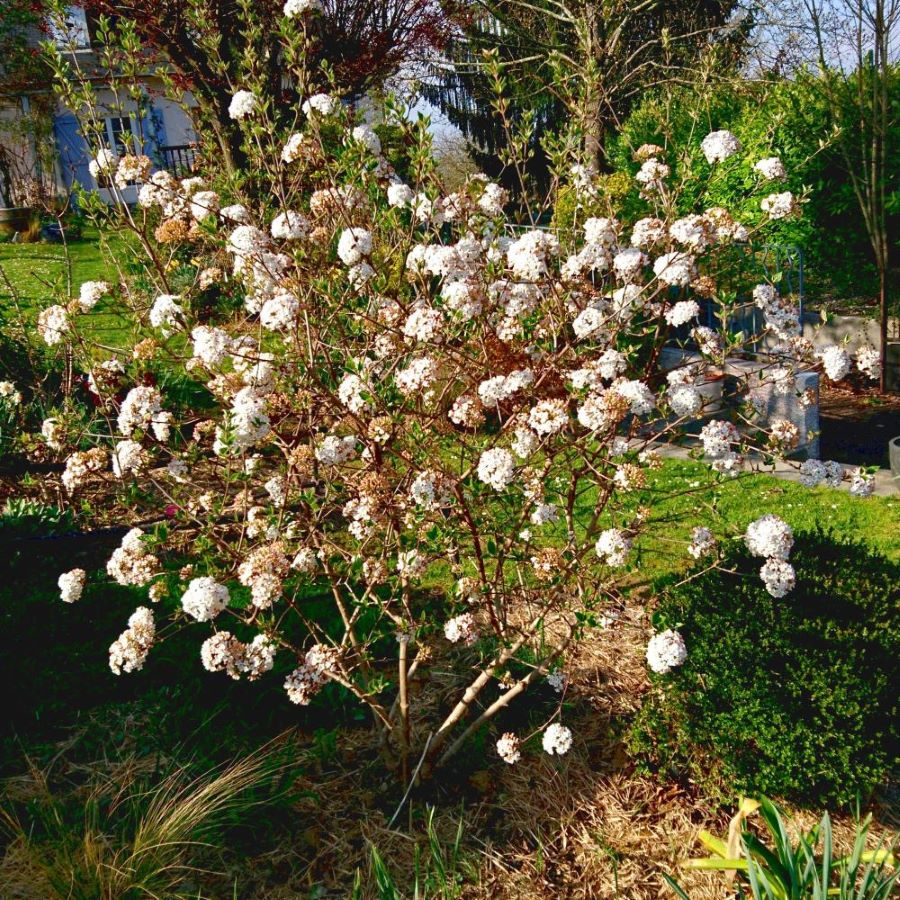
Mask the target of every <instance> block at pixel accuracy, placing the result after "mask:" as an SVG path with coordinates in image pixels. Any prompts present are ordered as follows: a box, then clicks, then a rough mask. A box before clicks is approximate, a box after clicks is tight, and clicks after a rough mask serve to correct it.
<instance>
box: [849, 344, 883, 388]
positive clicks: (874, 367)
mask: <svg viewBox="0 0 900 900" xmlns="http://www.w3.org/2000/svg"><path fill="white" fill-rule="evenodd" d="M854 359H855V360H856V368H857V369H859V371H860V372H862V374H863V375H865V376H866V377H868V378H871V379H872V380H873V381H877V379H878V377H879V375H880V374H881V354H880V353H879V352H878V351H877V350H876V349H875V348H874V347H860V348H859V349H858V350H857V351H856V355H855V357H854Z"/></svg>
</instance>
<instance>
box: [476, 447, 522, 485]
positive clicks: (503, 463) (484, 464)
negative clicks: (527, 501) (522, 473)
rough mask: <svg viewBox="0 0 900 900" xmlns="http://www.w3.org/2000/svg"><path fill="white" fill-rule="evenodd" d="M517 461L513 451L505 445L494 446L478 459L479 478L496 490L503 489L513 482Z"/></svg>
mask: <svg viewBox="0 0 900 900" xmlns="http://www.w3.org/2000/svg"><path fill="white" fill-rule="evenodd" d="M515 471H516V462H515V460H514V459H513V455H512V453H510V452H509V450H506V449H504V448H503V447H492V448H491V449H490V450H485V451H484V453H482V454H481V459H479V461H478V478H479V479H480V480H481V481H483V482H484V483H485V484H488V485H490V486H491V487H492V488H493V489H494V490H495V491H502V490H505V489H506V488H507V487H509V485H510V484H512V480H513V477H514V475H515Z"/></svg>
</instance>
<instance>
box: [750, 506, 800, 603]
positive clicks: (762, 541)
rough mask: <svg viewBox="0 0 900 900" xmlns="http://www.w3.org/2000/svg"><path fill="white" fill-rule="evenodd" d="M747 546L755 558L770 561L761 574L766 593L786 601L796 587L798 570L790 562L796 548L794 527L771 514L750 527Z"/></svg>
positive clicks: (757, 520) (754, 522) (761, 570)
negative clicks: (795, 571)
mask: <svg viewBox="0 0 900 900" xmlns="http://www.w3.org/2000/svg"><path fill="white" fill-rule="evenodd" d="M744 542H745V543H746V545H747V549H748V550H749V551H750V552H751V553H752V554H753V555H754V556H764V557H766V563H765V565H764V566H763V567H762V569H760V573H759V574H760V577H761V578H762V580H763V583H764V584H765V586H766V590H767V591H768V592H769V593H770V594H771V595H772V596H773V597H776V598H781V597H784V596H785V595H786V594H787V593H788V592H789V591H790V590H791V589H792V588H793V587H794V584H795V583H796V575H795V573H794V567H793V566H792V565H791V564H790V563H789V562H788V561H787V558H788V556H789V555H790V552H791V548H792V547H793V546H794V533H793V532H792V531H791V527H790V525H788V524H787V522H785V521H784V520H783V519H780V518H778V516H775V515H772V514H771V513H769V514H767V515H765V516H762V517H761V518H759V519H756V520H755V521H753V522H751V523H750V524H749V525H748V526H747V531H746V533H745V534H744Z"/></svg>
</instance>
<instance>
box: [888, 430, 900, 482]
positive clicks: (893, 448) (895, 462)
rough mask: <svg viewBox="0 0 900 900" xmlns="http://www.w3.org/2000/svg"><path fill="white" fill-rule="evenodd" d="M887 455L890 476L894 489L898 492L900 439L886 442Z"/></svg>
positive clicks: (896, 438) (899, 480)
mask: <svg viewBox="0 0 900 900" xmlns="http://www.w3.org/2000/svg"><path fill="white" fill-rule="evenodd" d="M888 455H889V456H890V459H891V476H892V477H893V480H894V488H895V489H896V490H898V491H900V437H895V438H894V439H893V440H891V441H888Z"/></svg>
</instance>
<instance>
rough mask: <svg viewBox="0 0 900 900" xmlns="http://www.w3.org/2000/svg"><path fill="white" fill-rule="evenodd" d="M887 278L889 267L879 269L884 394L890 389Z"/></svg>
mask: <svg viewBox="0 0 900 900" xmlns="http://www.w3.org/2000/svg"><path fill="white" fill-rule="evenodd" d="M887 277H888V270H887V266H884V267H883V268H881V267H879V271H878V293H879V296H878V309H879V313H880V317H881V321H880V323H879V324H880V326H881V327H880V331H881V377H880V379H879V385H878V386H879V388H880V390H881V392H882V393H883V394H886V393H887V389H888V371H887V367H888V358H887V355H888V318H889V314H890V307H889V305H888V292H887Z"/></svg>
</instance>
